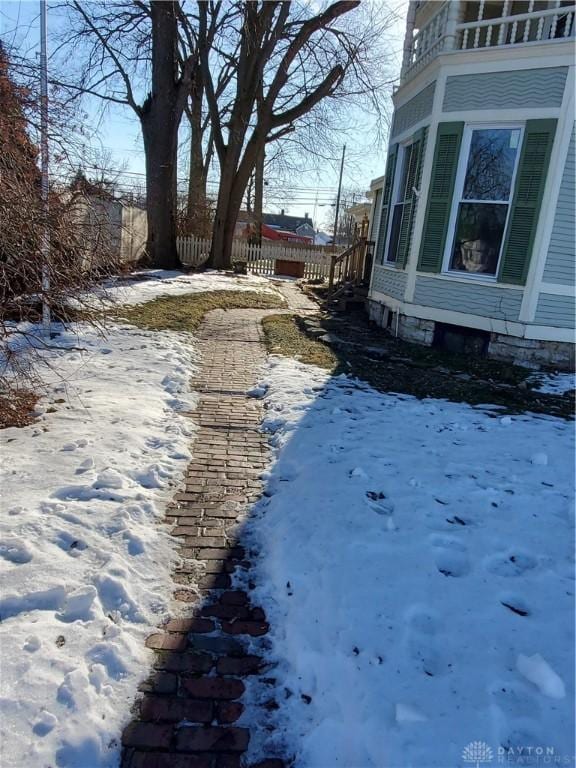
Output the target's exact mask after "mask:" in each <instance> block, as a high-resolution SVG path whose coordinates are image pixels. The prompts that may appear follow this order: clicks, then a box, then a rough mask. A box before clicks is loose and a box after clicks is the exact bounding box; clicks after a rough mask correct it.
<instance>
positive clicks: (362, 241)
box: [328, 237, 374, 296]
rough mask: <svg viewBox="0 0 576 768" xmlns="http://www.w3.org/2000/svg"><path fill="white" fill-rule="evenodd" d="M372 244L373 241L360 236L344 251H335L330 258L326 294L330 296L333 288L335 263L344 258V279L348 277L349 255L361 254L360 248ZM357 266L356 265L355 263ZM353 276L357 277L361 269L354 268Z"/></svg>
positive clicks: (339, 262) (340, 261)
mask: <svg viewBox="0 0 576 768" xmlns="http://www.w3.org/2000/svg"><path fill="white" fill-rule="evenodd" d="M369 245H372V246H373V245H374V242H373V241H372V240H367V239H366V238H365V237H361V238H359V239H358V240H355V241H354V242H353V243H352V245H350V246H348V248H346V249H345V250H344V251H342V252H341V253H335V254H334V255H333V256H332V257H331V258H330V274H329V277H328V296H330V295H331V294H332V292H333V290H334V276H335V272H336V265H337V264H341V263H342V262H343V261H344V260H346V270H345V272H346V274H345V276H344V277H345V279H347V278H348V274H347V273H348V265H349V259H350V257H351V256H354V255H361V253H362V249H366V247H367V246H369ZM356 266H357V267H358V265H356ZM354 271H355V278H356V280H357V279H358V274H357V273H358V272H361V271H362V270H359V269H355V270H354Z"/></svg>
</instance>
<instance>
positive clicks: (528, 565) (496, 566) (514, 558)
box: [484, 550, 538, 578]
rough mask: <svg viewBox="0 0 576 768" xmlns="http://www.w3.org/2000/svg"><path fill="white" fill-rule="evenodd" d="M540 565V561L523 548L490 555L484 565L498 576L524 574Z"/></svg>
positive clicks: (508, 576) (511, 576) (509, 576)
mask: <svg viewBox="0 0 576 768" xmlns="http://www.w3.org/2000/svg"><path fill="white" fill-rule="evenodd" d="M537 565H538V561H537V560H536V558H535V557H533V556H532V555H531V554H529V553H528V552H524V551H522V550H508V551H507V552H500V553H498V554H497V555H491V556H490V557H488V558H487V559H486V560H485V562H484V566H485V568H486V570H487V571H489V572H490V573H493V574H495V575H496V576H504V577H507V578H514V577H516V576H522V574H524V573H526V571H531V570H533V569H534V568H536V566H537Z"/></svg>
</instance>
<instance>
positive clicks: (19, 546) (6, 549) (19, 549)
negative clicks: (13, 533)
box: [0, 538, 33, 565]
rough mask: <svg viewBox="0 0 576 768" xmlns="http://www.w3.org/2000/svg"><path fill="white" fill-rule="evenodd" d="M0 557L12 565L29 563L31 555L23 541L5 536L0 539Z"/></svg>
mask: <svg viewBox="0 0 576 768" xmlns="http://www.w3.org/2000/svg"><path fill="white" fill-rule="evenodd" d="M0 557H3V558H4V560H8V562H10V563H14V565H22V564H23V563H29V562H30V560H32V557H33V555H32V551H31V550H30V548H29V547H28V545H27V544H26V542H25V541H20V540H19V539H16V538H14V539H8V538H7V539H1V540H0Z"/></svg>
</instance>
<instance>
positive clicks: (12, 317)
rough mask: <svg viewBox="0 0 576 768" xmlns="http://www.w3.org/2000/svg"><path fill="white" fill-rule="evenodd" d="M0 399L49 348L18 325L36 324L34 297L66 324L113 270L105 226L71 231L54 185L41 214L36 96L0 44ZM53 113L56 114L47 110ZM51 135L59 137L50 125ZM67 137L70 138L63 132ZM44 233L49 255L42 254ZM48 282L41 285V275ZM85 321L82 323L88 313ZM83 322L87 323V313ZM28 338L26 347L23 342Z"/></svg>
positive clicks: (70, 213)
mask: <svg viewBox="0 0 576 768" xmlns="http://www.w3.org/2000/svg"><path fill="white" fill-rule="evenodd" d="M0 103H1V104H2V110H1V111H0V179H1V183H0V359H1V360H2V367H1V368H0V395H1V393H2V392H5V391H7V390H11V389H12V388H13V387H14V386H15V385H18V384H21V383H22V380H24V383H28V384H30V382H32V383H34V381H33V377H32V374H33V366H30V365H29V361H30V355H27V354H22V349H23V348H24V349H25V350H26V351H27V352H30V351H33V350H34V349H36V348H37V347H38V346H40V347H41V346H42V345H43V344H46V343H49V342H46V341H44V340H41V339H40V338H39V337H38V335H37V334H36V333H35V332H34V326H32V327H30V326H29V325H28V324H26V323H24V324H22V323H21V322H19V321H31V322H32V323H34V322H35V321H37V320H38V319H39V312H40V306H39V304H40V302H39V297H40V294H42V298H43V300H44V301H46V302H47V303H48V305H49V306H50V308H51V310H52V312H53V315H54V316H55V317H56V318H57V319H59V320H61V321H67V320H71V319H72V318H73V317H75V316H76V315H77V314H78V310H81V309H82V307H83V306H84V307H87V308H90V309H91V310H93V309H94V305H93V303H92V298H91V297H90V294H89V289H90V288H91V287H92V286H93V285H94V282H95V280H96V279H97V278H99V277H101V276H102V275H103V274H108V273H111V272H112V273H114V272H116V271H117V269H118V267H119V255H120V254H119V252H117V254H116V255H115V253H114V251H113V249H112V247H111V246H112V238H111V237H110V228H109V226H108V224H109V221H106V220H105V219H104V217H103V216H100V217H99V219H98V220H97V221H96V220H94V219H93V221H92V223H91V224H90V228H89V230H87V229H86V227H80V226H78V219H77V211H78V207H77V206H78V197H77V196H76V195H74V194H71V193H69V194H63V193H62V190H57V189H55V188H54V187H52V188H51V189H50V192H49V206H48V212H47V213H46V210H45V208H44V205H43V202H42V198H41V185H40V172H39V170H38V167H37V156H38V150H37V147H36V145H35V144H34V142H33V141H32V139H31V138H30V133H31V132H32V133H33V129H32V131H31V130H30V128H31V125H32V126H33V122H34V119H35V118H36V116H37V114H38V111H39V109H38V106H39V99H38V95H37V94H34V93H31V92H30V91H28V90H27V89H24V88H22V87H21V86H18V85H17V84H16V83H15V82H14V80H13V79H12V77H11V76H10V71H9V65H8V56H7V54H6V52H5V51H4V50H3V48H2V46H1V45H0ZM54 115H58V112H57V111H55V113H54ZM50 132H51V135H52V136H54V135H55V134H57V133H61V134H62V133H66V128H65V126H64V127H62V126H56V127H55V126H54V118H53V119H52V122H51V125H50ZM68 136H70V134H69V133H68ZM45 232H47V233H48V239H49V244H50V251H49V257H48V258H46V255H45V252H44V249H43V236H44V233H45ZM43 274H47V275H48V277H49V281H48V284H49V287H46V284H44V285H43V281H42V276H43ZM86 317H87V319H89V318H90V314H88V315H87V316H86ZM91 317H92V319H93V320H94V319H95V318H94V313H93V311H92V313H91ZM29 336H33V337H34V339H33V343H29V341H30V340H29V338H28V337H29Z"/></svg>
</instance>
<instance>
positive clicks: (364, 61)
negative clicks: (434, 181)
mask: <svg viewBox="0 0 576 768" xmlns="http://www.w3.org/2000/svg"><path fill="white" fill-rule="evenodd" d="M235 5H236V7H237V9H238V11H239V14H240V16H239V18H240V23H238V24H237V25H236V28H235V29H233V30H231V29H230V25H225V26H222V25H220V24H219V15H220V12H221V3H211V4H208V3H203V2H199V3H198V16H199V26H198V38H199V52H200V62H201V67H202V75H203V78H204V87H205V93H206V100H207V105H208V108H209V111H210V116H211V121H212V132H213V138H214V146H215V150H216V154H217V156H218V161H219V168H220V189H219V195H218V201H217V205H216V213H215V221H214V231H213V239H212V252H211V257H210V264H211V266H213V267H220V268H227V267H229V266H230V261H231V248H232V237H233V233H234V226H235V221H236V217H237V214H238V211H239V208H240V204H241V201H242V197H243V194H244V191H245V189H246V185H247V183H248V179H249V178H250V175H251V174H252V172H253V169H254V167H255V165H256V163H257V161H258V158H259V157H261V153H262V151H263V148H264V147H265V145H266V144H268V143H271V142H278V141H280V140H283V139H284V138H285V137H286V136H288V135H290V134H291V133H292V132H294V131H295V129H296V128H297V126H298V123H299V121H300V120H301V119H302V118H303V117H304V116H306V115H309V114H311V113H313V112H314V110H315V109H316V108H317V107H318V105H320V104H321V103H322V102H324V100H328V99H336V98H339V97H341V96H343V95H346V96H348V97H351V96H353V95H356V96H358V97H360V95H365V94H369V95H373V94H375V93H376V90H377V87H378V85H379V83H380V79H379V78H378V79H377V80H376V81H373V80H371V78H370V74H371V67H370V66H369V64H370V62H372V61H373V60H374V57H373V56H372V55H371V43H372V42H373V40H374V39H375V35H376V34H377V33H378V31H379V30H381V25H376V26H374V25H373V24H371V23H370V20H369V19H367V20H366V21H363V20H362V19H360V18H359V17H356V18H354V19H353V18H352V17H353V16H354V15H353V14H351V12H352V11H353V10H354V9H355V8H357V7H358V5H359V2H358V0H341V1H340V2H336V3H332V4H331V5H329V6H328V7H326V8H325V9H324V10H322V11H321V12H319V13H317V14H316V15H312V16H311V15H308V11H309V7H306V6H301V5H298V6H297V5H295V4H292V3H290V2H286V1H283V2H262V3H259V2H250V3H237V4H235ZM363 10H364V8H363ZM349 14H350V21H349V22H348V23H345V22H344V17H348V15H349ZM224 36H225V39H224ZM209 41H212V42H209ZM227 46H228V48H229V49H230V48H232V49H234V50H236V49H237V51H238V54H237V58H236V60H235V72H234V79H233V86H234V93H233V97H232V99H231V100H229V109H228V110H227V111H226V113H225V119H223V114H222V99H221V98H220V99H219V98H218V95H217V93H216V88H215V86H214V81H213V74H212V73H213V72H214V71H218V67H219V64H220V62H221V60H222V53H221V51H223V50H224V51H225V50H226V48H227ZM375 50H379V47H378V46H377V47H376V48H375ZM223 97H224V98H228V99H230V89H228V90H226V91H225V93H224V94H223Z"/></svg>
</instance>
